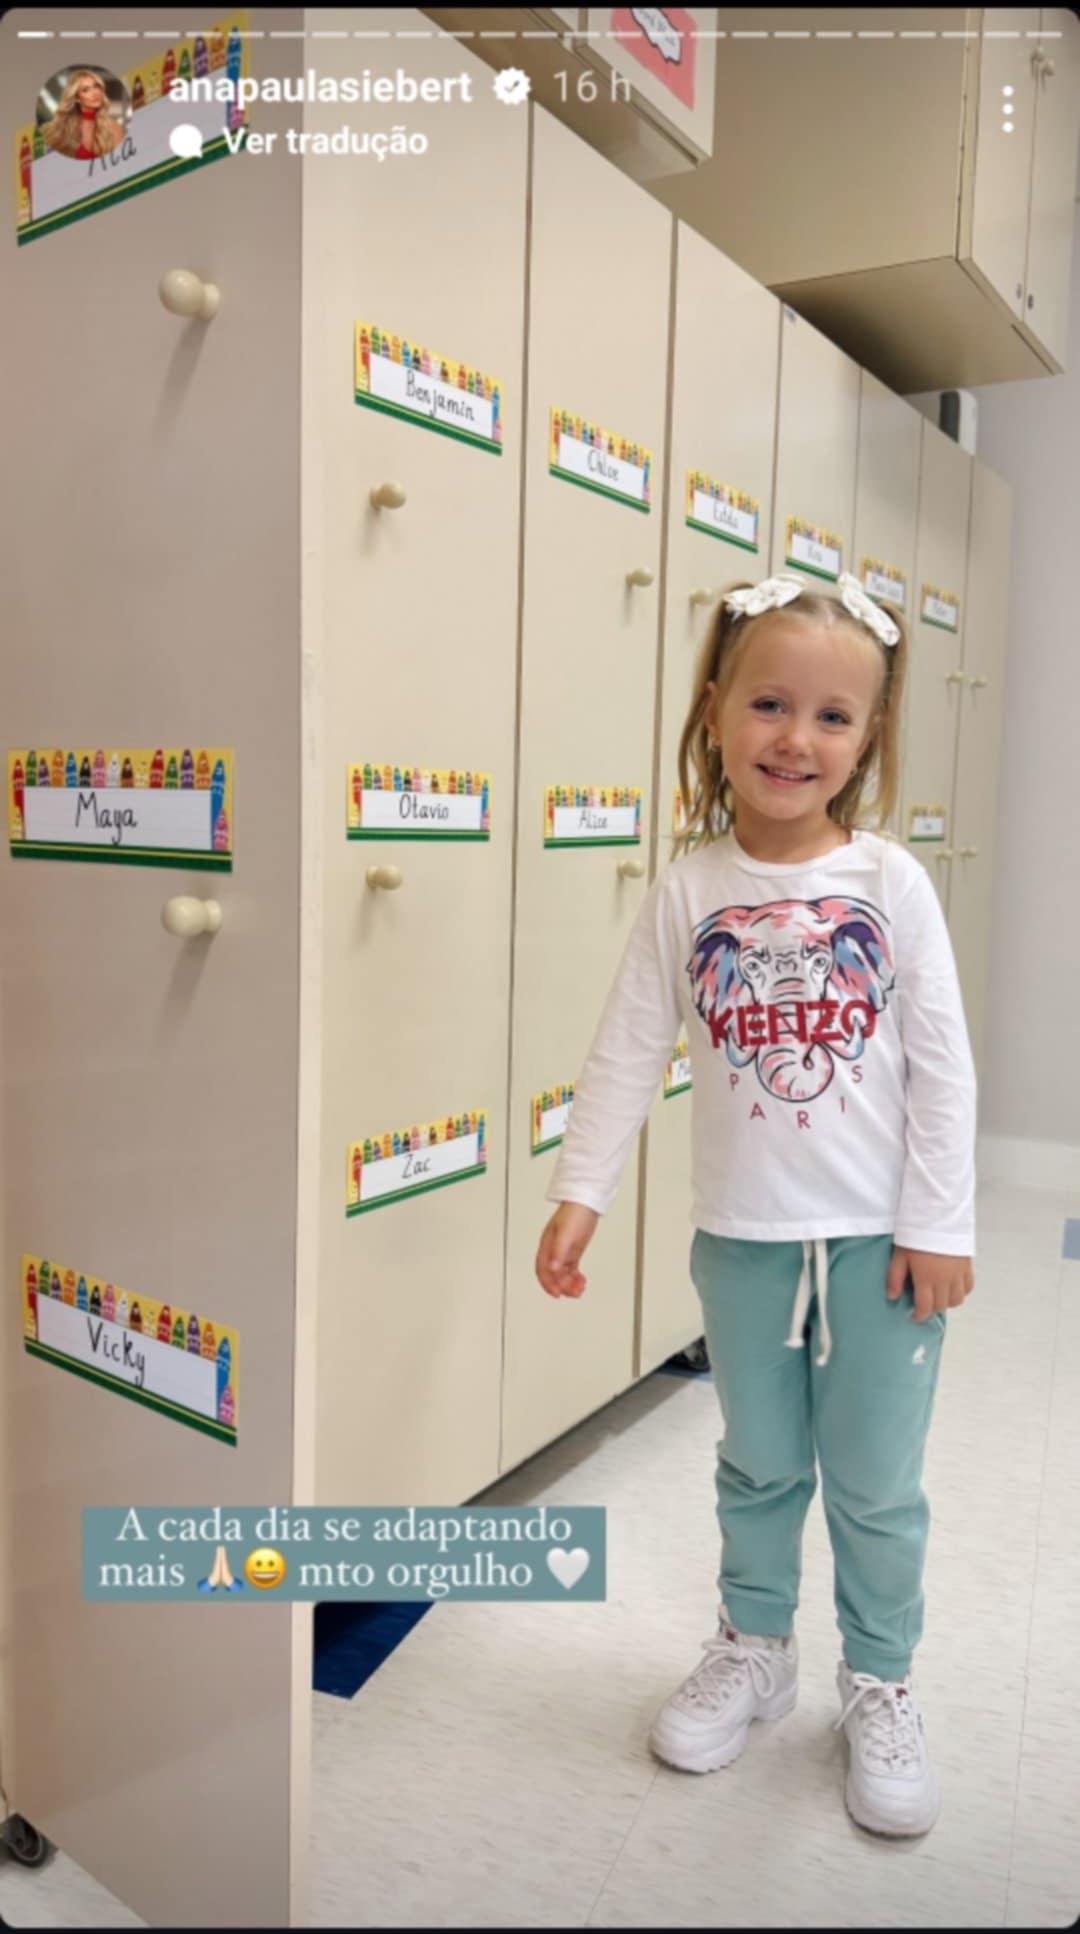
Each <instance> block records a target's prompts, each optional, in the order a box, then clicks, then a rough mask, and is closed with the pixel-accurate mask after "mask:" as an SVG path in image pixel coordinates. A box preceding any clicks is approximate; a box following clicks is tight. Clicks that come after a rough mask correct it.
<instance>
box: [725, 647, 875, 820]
mask: <svg viewBox="0 0 1080 1934" xmlns="http://www.w3.org/2000/svg"><path fill="white" fill-rule="evenodd" d="M883 676H884V668H883V666H882V664H881V658H880V652H879V650H878V647H877V646H876V644H875V643H874V641H873V639H872V638H870V637H863V635H862V633H861V632H860V631H858V630H857V629H856V628H854V627H853V626H851V625H846V624H837V625H821V624H818V623H815V622H814V621H813V620H810V619H806V618H796V617H792V616H789V615H785V614H784V613H782V612H780V613H777V615H776V616H775V617H773V616H770V618H769V620H768V622H767V623H766V624H760V625H759V628H758V629H757V630H756V631H755V633H754V636H753V637H752V638H751V639H750V641H749V643H748V645H747V648H746V650H745V652H744V653H743V655H742V658H741V660H740V662H739V665H738V668H737V670H736V672H735V674H734V677H733V679H732V684H731V688H730V690H729V692H728V695H727V698H726V700H725V701H724V704H723V706H722V707H720V708H719V709H718V707H717V688H716V685H715V684H713V683H710V684H709V687H708V690H709V707H708V711H707V713H706V723H707V725H708V728H709V732H710V737H711V738H712V739H713V740H714V742H715V743H717V744H718V745H719V746H720V750H721V753H722V755H723V763H724V775H725V778H726V779H727V780H728V782H729V784H730V786H731V789H732V792H733V794H734V797H735V802H736V807H737V820H738V826H739V829H740V831H746V832H748V833H751V834H752V833H753V832H754V831H755V830H756V825H757V824H758V823H760V822H761V821H763V820H764V821H768V822H772V823H773V824H775V822H776V821H777V820H782V821H785V822H787V823H788V824H789V825H791V826H793V827H794V826H797V827H798V829H799V834H800V837H802V836H808V835H811V834H813V833H814V832H815V831H817V830H820V829H821V828H823V827H824V825H825V823H826V817H827V815H826V808H827V806H828V804H829V802H830V800H832V799H835V797H836V795H837V793H839V792H841V791H842V790H843V788H844V787H845V786H846V784H847V782H848V780H849V779H850V777H851V774H852V769H853V768H854V766H856V765H857V763H858V761H859V758H860V757H861V755H862V753H863V751H864V750H865V748H866V746H867V744H868V742H869V739H870V737H871V729H870V728H871V719H872V715H873V710H874V704H875V700H876V698H877V695H878V692H879V689H880V686H881V683H882V679H883ZM766 767H771V768H772V769H773V770H774V771H777V770H778V771H780V772H783V773H794V774H797V775H798V778H797V780H795V781H788V782H785V781H783V780H778V779H773V778H770V777H769V775H768V773H767V772H766V771H765V770H764V768H766Z"/></svg>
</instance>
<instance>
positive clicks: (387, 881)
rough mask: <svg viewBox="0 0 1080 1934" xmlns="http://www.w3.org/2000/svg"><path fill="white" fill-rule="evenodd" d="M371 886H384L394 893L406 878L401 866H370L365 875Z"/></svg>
mask: <svg viewBox="0 0 1080 1934" xmlns="http://www.w3.org/2000/svg"><path fill="white" fill-rule="evenodd" d="M365 878H366V880H367V883H368V885H369V886H384V887H385V888H386V890H387V892H388V893H393V892H395V891H396V890H397V888H398V887H399V886H400V885H401V882H402V880H403V879H404V878H405V875H404V873H403V872H402V871H401V868H400V866H369V867H368V870H367V873H366V875H365Z"/></svg>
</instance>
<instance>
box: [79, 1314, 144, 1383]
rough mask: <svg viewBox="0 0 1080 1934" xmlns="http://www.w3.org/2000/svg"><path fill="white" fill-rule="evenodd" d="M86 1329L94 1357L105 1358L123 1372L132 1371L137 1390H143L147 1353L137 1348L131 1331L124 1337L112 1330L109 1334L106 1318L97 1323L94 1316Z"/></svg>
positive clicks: (87, 1323) (87, 1322)
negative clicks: (106, 1327)
mask: <svg viewBox="0 0 1080 1934" xmlns="http://www.w3.org/2000/svg"><path fill="white" fill-rule="evenodd" d="M86 1327H87V1330H88V1332H89V1335H90V1348H91V1349H92V1350H93V1352H94V1355H95V1356H100V1357H105V1358H106V1359H107V1360H108V1361H109V1362H110V1363H115V1364H117V1365H118V1366H119V1368H120V1369H122V1370H130V1371H131V1372H132V1373H133V1375H132V1379H131V1380H132V1382H133V1383H134V1385H135V1388H136V1390H141V1389H142V1387H143V1384H144V1383H145V1381H146V1352H145V1350H137V1349H136V1348H135V1342H134V1338H133V1337H132V1334H131V1331H130V1330H125V1331H124V1332H123V1334H122V1336H118V1335H117V1334H116V1332H115V1330H114V1329H112V1328H110V1330H109V1331H108V1332H107V1331H106V1329H105V1321H104V1318H100V1319H99V1320H98V1321H97V1322H96V1323H95V1321H94V1318H93V1317H92V1316H88V1317H87V1319H86Z"/></svg>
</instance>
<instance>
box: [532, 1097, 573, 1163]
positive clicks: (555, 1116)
mask: <svg viewBox="0 0 1080 1934" xmlns="http://www.w3.org/2000/svg"><path fill="white" fill-rule="evenodd" d="M573 1105H574V1083H573V1082H572V1081H564V1082H562V1083H561V1085H560V1086H559V1087H557V1088H542V1089H541V1090H540V1092H539V1093H538V1094H535V1095H533V1097H532V1100H531V1102H530V1120H531V1136H532V1153H533V1154H534V1155H542V1154H543V1153H544V1150H545V1149H548V1148H555V1147H557V1146H558V1144H559V1142H561V1141H562V1138H563V1136H564V1135H565V1133H566V1125H567V1123H568V1121H569V1120H570V1110H571V1108H572V1107H573Z"/></svg>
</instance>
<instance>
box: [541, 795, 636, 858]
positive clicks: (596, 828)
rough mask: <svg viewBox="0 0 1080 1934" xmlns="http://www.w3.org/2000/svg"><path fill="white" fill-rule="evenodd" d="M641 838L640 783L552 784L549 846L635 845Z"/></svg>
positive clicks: (546, 826)
mask: <svg viewBox="0 0 1080 1934" xmlns="http://www.w3.org/2000/svg"><path fill="white" fill-rule="evenodd" d="M640 841H641V788H640V787H639V786H548V788H547V790H546V792H545V794H544V845H545V846H634V845H638V844H640Z"/></svg>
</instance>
